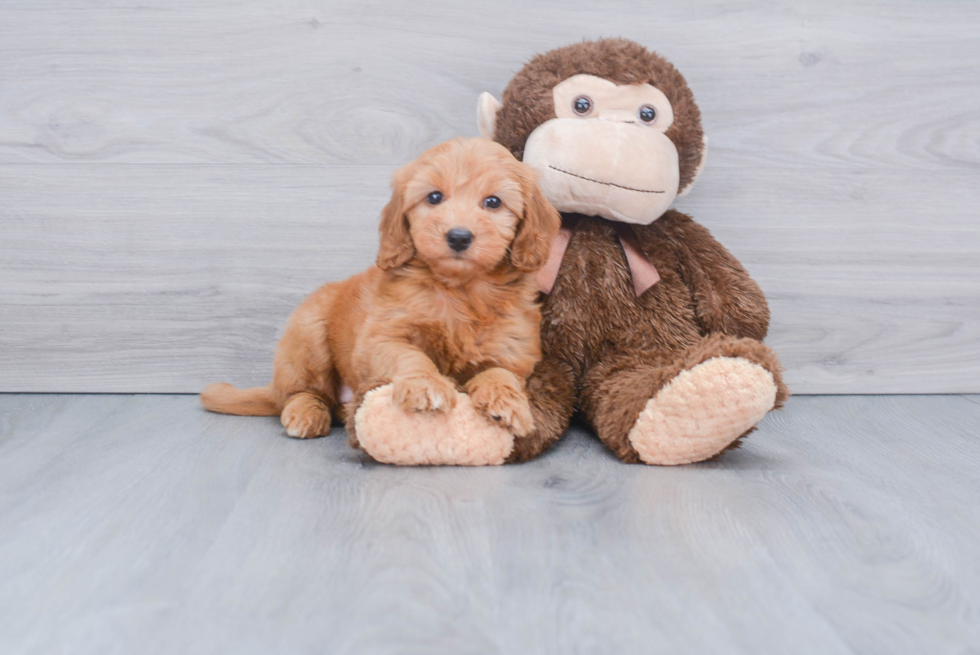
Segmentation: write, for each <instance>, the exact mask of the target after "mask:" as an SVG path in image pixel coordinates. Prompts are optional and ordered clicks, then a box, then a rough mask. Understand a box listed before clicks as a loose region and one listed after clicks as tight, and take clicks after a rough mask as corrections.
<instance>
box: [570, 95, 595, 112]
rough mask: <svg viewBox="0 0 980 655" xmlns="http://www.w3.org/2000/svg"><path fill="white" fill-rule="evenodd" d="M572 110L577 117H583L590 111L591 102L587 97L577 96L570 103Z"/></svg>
mask: <svg viewBox="0 0 980 655" xmlns="http://www.w3.org/2000/svg"><path fill="white" fill-rule="evenodd" d="M572 109H574V110H575V113H576V114H578V115H579V116H585V115H586V114H588V113H589V112H590V111H592V100H590V99H589V96H579V97H577V98H575V100H573V101H572Z"/></svg>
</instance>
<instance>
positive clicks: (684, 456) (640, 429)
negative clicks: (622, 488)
mask: <svg viewBox="0 0 980 655" xmlns="http://www.w3.org/2000/svg"><path fill="white" fill-rule="evenodd" d="M775 402H776V385H775V383H774V382H773V378H772V373H770V372H769V371H767V370H766V369H764V368H763V367H761V366H759V365H758V364H755V363H753V362H750V361H748V360H746V359H742V358H740V357H714V358H712V359H709V360H707V361H704V362H702V363H700V364H698V365H697V366H695V367H693V368H691V369H688V370H686V371H682V372H681V373H680V374H678V375H677V377H675V378H674V379H673V380H671V381H670V382H668V383H667V384H666V386H664V387H663V388H662V389H661V390H660V391H658V392H657V393H656V394H655V395H654V397H653V398H651V399H650V400H649V401H648V402H647V404H646V407H645V408H644V409H643V411H642V412H640V417H639V418H638V419H637V420H636V423H635V424H634V425H633V429H632V430H630V433H629V440H630V443H632V444H633V448H635V449H636V452H637V453H638V454H639V455H640V459H642V460H643V461H644V462H645V463H647V464H659V465H665V466H669V465H675V464H691V463H693V462H700V461H704V460H706V459H710V458H711V457H714V456H715V455H717V454H718V453H720V452H721V451H722V450H724V449H725V448H727V447H728V446H729V445H731V443H732V442H733V441H735V440H736V439H738V438H739V437H740V436H742V435H743V434H745V433H746V432H747V431H748V430H749V429H750V428H752V427H753V426H754V425H755V424H756V423H758V422H759V421H760V420H761V419H762V417H763V416H765V415H766V414H767V413H768V412H769V410H771V409H772V408H773V406H774V405H775Z"/></svg>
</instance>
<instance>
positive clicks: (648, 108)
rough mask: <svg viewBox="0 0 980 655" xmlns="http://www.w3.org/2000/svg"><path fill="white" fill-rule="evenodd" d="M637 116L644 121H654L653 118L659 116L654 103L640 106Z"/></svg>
mask: <svg viewBox="0 0 980 655" xmlns="http://www.w3.org/2000/svg"><path fill="white" fill-rule="evenodd" d="M637 116H639V117H640V120H641V121H643V122H644V123H652V122H653V119H655V118H656V117H657V110H656V109H654V108H653V106H652V105H643V106H642V107H640V111H639V112H637Z"/></svg>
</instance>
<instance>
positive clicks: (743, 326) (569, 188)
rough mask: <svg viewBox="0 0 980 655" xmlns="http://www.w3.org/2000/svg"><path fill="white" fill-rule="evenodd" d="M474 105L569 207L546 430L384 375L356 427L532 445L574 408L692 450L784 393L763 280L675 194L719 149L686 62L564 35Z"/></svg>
mask: <svg viewBox="0 0 980 655" xmlns="http://www.w3.org/2000/svg"><path fill="white" fill-rule="evenodd" d="M477 119H478V124H479V127H480V131H481V133H482V134H483V135H484V136H486V137H488V138H492V139H494V140H495V141H497V142H499V143H501V144H503V145H504V146H505V147H507V148H509V149H510V151H511V152H513V153H514V155H515V156H516V157H517V158H518V159H521V160H523V161H524V162H526V163H527V164H529V165H530V166H531V167H532V168H534V169H535V170H536V171H537V173H538V176H539V183H540V185H541V188H542V190H543V192H544V195H545V197H547V199H548V200H549V201H550V202H551V203H552V204H553V205H554V206H555V207H556V208H557V209H558V210H559V211H560V212H561V213H562V225H563V227H562V231H561V234H560V235H559V237H558V238H557V239H556V240H555V242H554V243H553V244H552V248H551V256H550V258H549V260H548V263H547V264H546V265H545V267H544V268H543V269H542V270H541V272H540V273H539V275H538V282H539V286H540V288H541V291H542V325H541V346H542V352H543V358H542V360H541V361H540V363H539V364H538V366H537V367H536V369H535V371H534V373H533V374H532V376H531V378H530V379H529V380H528V393H529V399H530V402H531V409H532V414H533V417H534V422H535V430H534V432H533V433H532V434H530V435H528V436H526V437H521V438H514V436H513V435H511V434H510V433H508V432H507V431H506V430H504V429H502V428H500V427H497V426H494V425H490V424H489V421H488V420H487V419H485V418H483V417H481V416H478V415H477V414H476V413H475V412H474V410H473V408H472V405H470V404H468V403H466V402H459V403H457V407H456V409H454V410H453V411H452V412H450V413H442V414H430V415H415V416H413V417H407V416H405V415H404V412H402V411H401V410H400V409H399V408H396V407H394V406H393V405H392V403H391V401H390V390H387V391H386V388H385V387H381V388H379V389H375V390H372V391H370V392H368V393H367V394H366V395H364V396H362V397H358V398H355V399H354V400H353V401H352V403H353V404H352V406H351V408H350V409H349V411H348V412H347V415H348V417H349V419H348V421H347V427H348V432H349V434H350V435H351V442H352V444H353V445H355V446H359V447H361V448H363V449H364V450H365V451H366V452H368V454H370V455H372V456H373V457H375V458H376V459H379V460H380V461H385V462H390V463H395V464H471V465H472V464H499V463H503V462H519V461H523V460H526V459H529V458H531V457H535V456H536V455H538V454H540V453H541V452H542V451H544V450H545V449H546V448H548V447H549V446H551V445H552V444H554V443H555V442H556V441H557V440H558V439H559V438H560V437H561V435H562V434H563V433H564V431H565V429H566V428H567V427H568V424H569V421H570V419H571V417H572V414H573V412H574V411H576V410H578V411H579V412H581V414H582V416H583V417H584V419H585V420H586V421H587V422H588V423H589V425H590V426H591V427H592V428H593V430H594V431H595V433H596V435H597V436H598V437H599V439H601V440H602V442H603V443H605V444H606V446H608V447H609V449H610V450H611V451H612V452H613V453H614V454H615V455H616V456H617V457H618V458H619V459H621V460H623V461H624V462H631V463H639V462H642V463H646V464H659V465H674V464H687V463H692V462H698V461H703V460H706V459H710V458H712V457H715V456H717V455H718V454H719V453H721V452H722V451H724V450H726V449H728V448H732V447H734V446H737V444H738V442H739V440H740V439H741V438H742V437H744V436H745V435H747V434H748V433H749V432H751V431H752V430H753V429H754V427H755V425H756V423H758V422H759V420H760V419H762V417H763V416H765V415H766V413H767V412H769V411H770V410H772V409H774V408H778V407H780V406H782V404H783V402H784V401H785V400H786V397H787V396H788V391H787V389H786V386H785V385H784V384H783V381H782V378H781V369H780V366H779V362H778V360H777V358H776V355H775V354H774V353H773V352H772V351H771V350H770V349H769V348H768V347H766V346H765V345H764V344H763V343H762V339H763V338H764V337H765V336H766V332H767V330H768V324H769V309H768V306H767V304H766V299H765V296H763V294H762V291H761V290H760V289H759V286H758V285H757V284H756V283H755V282H754V281H753V280H752V278H751V277H749V275H748V273H747V272H746V271H745V269H744V268H743V267H742V265H741V264H740V263H739V262H738V260H736V259H735V258H734V257H733V256H732V255H731V254H730V253H729V252H728V251H727V250H726V249H725V248H724V247H723V246H722V245H721V244H720V243H718V242H717V241H716V240H715V239H714V238H713V237H712V236H711V234H710V233H709V232H708V230H707V229H705V228H704V227H702V226H701V225H699V224H698V223H696V222H695V221H694V220H692V219H691V218H690V217H689V216H686V215H684V214H682V213H680V212H678V211H676V210H673V209H671V208H670V206H671V204H672V203H673V201H674V199H675V198H676V197H678V196H680V195H683V194H685V193H687V192H688V191H689V190H690V188H691V185H692V184H693V183H694V181H695V179H696V178H697V176H698V173H699V172H700V171H701V168H702V166H703V165H704V158H705V138H704V136H703V133H702V129H701V115H700V112H699V110H698V107H697V105H696V104H695V102H694V96H693V94H692V93H691V90H690V88H688V86H687V82H686V81H685V80H684V78H683V77H682V76H681V74H680V73H679V72H678V71H677V69H675V68H674V66H673V65H671V64H670V63H669V62H668V61H666V60H665V59H663V58H662V57H660V56H659V55H657V54H655V53H653V52H650V51H648V50H646V49H645V48H643V47H642V46H640V45H638V44H636V43H634V42H632V41H628V40H624V39H603V40H599V41H593V42H583V43H578V44H575V45H570V46H567V47H563V48H558V49H556V50H552V51H551V52H547V53H545V54H543V55H539V56H537V57H535V58H533V59H532V60H531V61H530V62H529V63H528V64H527V65H526V66H524V68H523V69H522V70H521V71H520V72H518V73H517V75H515V76H514V79H513V80H511V82H510V84H509V85H508V86H507V88H506V89H505V90H504V95H503V102H502V103H500V102H498V101H497V100H495V99H494V98H493V97H492V96H491V95H490V94H488V93H484V94H482V95H481V96H480V99H479V102H478V110H477ZM406 429H410V430H411V432H412V434H413V436H414V437H415V438H414V439H412V440H409V441H410V442H411V445H410V446H406V445H405V442H406V440H405V437H404V436H403V435H404V431H405V430H406ZM396 433H400V434H396ZM392 443H399V444H401V445H400V446H398V447H397V448H393V447H392V446H391V444H392Z"/></svg>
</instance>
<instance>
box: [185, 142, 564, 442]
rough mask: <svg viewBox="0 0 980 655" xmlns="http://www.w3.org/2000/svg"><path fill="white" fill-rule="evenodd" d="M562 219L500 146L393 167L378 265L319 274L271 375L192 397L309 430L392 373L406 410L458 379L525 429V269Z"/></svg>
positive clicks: (503, 419)
mask: <svg viewBox="0 0 980 655" xmlns="http://www.w3.org/2000/svg"><path fill="white" fill-rule="evenodd" d="M559 224H560V218H559V215H558V212H557V211H556V210H555V209H554V208H553V207H552V206H551V205H550V204H549V203H548V201H547V200H545V198H544V196H543V195H542V194H541V190H540V189H539V188H538V185H537V183H536V179H535V174H534V172H533V171H532V170H531V168H530V167H529V166H527V165H526V164H523V163H521V162H519V161H517V159H515V158H514V157H513V155H511V154H510V152H509V151H508V150H507V149H506V148H504V147H503V146H501V145H499V144H496V143H494V142H492V141H488V140H486V139H467V140H463V139H455V140H453V141H448V142H446V143H443V144H441V145H438V146H435V147H434V148H432V149H430V150H428V151H426V152H425V153H423V154H422V156H420V157H419V158H418V159H416V160H415V161H413V162H411V163H410V164H408V165H406V166H404V167H403V168H401V169H399V170H398V171H397V172H396V173H395V175H394V178H393V181H392V197H391V201H390V202H389V203H388V205H387V206H386V207H385V208H384V210H383V211H382V215H381V226H380V230H379V231H380V236H381V246H380V249H379V251H378V258H377V264H376V265H375V266H373V267H371V268H370V269H368V270H367V271H365V272H363V273H360V274H359V275H355V276H354V277H351V278H349V279H347V280H345V281H343V282H335V283H331V284H327V285H325V286H323V287H321V288H320V289H319V290H317V291H315V292H314V293H313V294H312V295H310V296H309V297H308V298H307V299H306V300H305V301H304V302H303V303H302V304H301V305H300V306H299V307H298V308H297V309H296V311H295V312H294V313H293V315H292V316H291V317H290V319H289V323H288V324H287V326H286V330H285V333H284V334H283V337H282V339H281V340H280V342H279V346H278V348H277V350H276V355H275V360H274V371H273V376H272V383H271V384H269V385H268V386H265V387H255V388H251V389H236V388H235V387H233V386H231V385H229V384H226V383H221V384H213V385H210V386H209V387H207V388H206V389H205V390H204V392H203V393H202V394H201V403H202V404H203V405H204V407H205V408H207V409H209V410H211V411H214V412H222V413H226V414H242V415H264V416H274V415H279V416H280V417H281V421H282V424H283V426H284V427H285V428H286V434H288V435H289V436H291V437H299V438H307V437H316V436H320V435H324V434H327V433H328V432H329V431H330V425H331V421H332V419H337V420H339V421H343V420H344V418H345V417H344V407H343V404H342V403H343V402H344V400H346V399H347V398H343V399H342V396H347V397H348V398H349V397H350V393H351V391H352V392H353V393H363V392H366V391H368V390H370V389H373V388H375V387H377V386H380V385H382V384H387V383H392V384H393V385H394V388H393V392H392V397H393V399H394V402H395V403H397V404H398V405H400V406H401V407H402V408H404V409H405V410H406V411H410V412H443V411H448V410H450V409H452V408H453V407H454V405H455V402H456V391H457V389H462V390H464V391H465V392H466V393H467V394H469V396H470V398H471V400H472V402H473V405H474V406H475V407H476V408H477V410H478V411H481V412H483V413H485V414H486V415H487V417H489V418H490V419H492V420H494V421H497V422H499V423H500V424H502V425H504V426H506V427H507V428H509V429H510V430H511V431H512V432H513V433H514V434H515V435H517V436H524V435H527V434H528V433H530V432H531V431H532V430H533V429H534V423H533V419H532V417H531V410H530V406H529V405H528V400H527V396H526V393H525V381H526V379H527V377H528V376H529V375H530V374H531V371H532V369H533V368H534V366H535V364H536V363H537V361H538V360H539V359H540V356H541V353H540V344H539V339H538V328H539V323H540V320H541V315H540V311H539V308H538V306H537V303H536V299H537V293H538V288H537V284H536V283H535V280H534V272H536V271H537V270H538V269H540V268H541V267H542V266H543V265H544V263H545V261H546V260H547V257H548V252H549V249H550V245H551V242H552V240H553V238H554V237H555V236H556V234H557V232H558V228H559ZM345 387H349V389H346V388H345Z"/></svg>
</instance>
